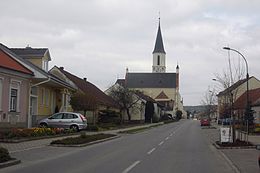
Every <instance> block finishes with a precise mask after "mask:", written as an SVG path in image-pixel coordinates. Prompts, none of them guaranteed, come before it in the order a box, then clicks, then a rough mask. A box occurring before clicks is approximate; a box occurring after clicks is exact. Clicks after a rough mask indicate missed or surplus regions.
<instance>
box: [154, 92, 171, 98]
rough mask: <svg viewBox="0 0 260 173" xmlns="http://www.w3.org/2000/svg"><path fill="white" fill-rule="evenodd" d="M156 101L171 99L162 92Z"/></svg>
mask: <svg viewBox="0 0 260 173" xmlns="http://www.w3.org/2000/svg"><path fill="white" fill-rule="evenodd" d="M155 99H169V97H168V96H167V95H166V94H165V93H164V92H163V91H162V92H161V93H160V94H159V95H158V96H157V97H155Z"/></svg>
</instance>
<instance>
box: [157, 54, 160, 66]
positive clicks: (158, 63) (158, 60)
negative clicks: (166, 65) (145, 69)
mask: <svg viewBox="0 0 260 173" xmlns="http://www.w3.org/2000/svg"><path fill="white" fill-rule="evenodd" d="M157 65H160V55H158V56H157Z"/></svg>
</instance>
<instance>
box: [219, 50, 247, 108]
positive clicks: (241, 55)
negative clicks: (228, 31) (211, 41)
mask: <svg viewBox="0 0 260 173" xmlns="http://www.w3.org/2000/svg"><path fill="white" fill-rule="evenodd" d="M223 49H225V50H232V51H234V52H237V53H238V54H239V55H241V56H242V58H243V59H244V61H245V63H246V106H247V108H248V106H249V92H248V91H249V87H248V80H249V73H248V64H247V60H246V58H245V57H244V55H243V54H242V53H240V52H239V51H238V50H236V49H232V48H230V47H223Z"/></svg>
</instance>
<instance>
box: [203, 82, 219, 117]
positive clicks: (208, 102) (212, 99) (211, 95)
mask: <svg viewBox="0 0 260 173" xmlns="http://www.w3.org/2000/svg"><path fill="white" fill-rule="evenodd" d="M201 103H202V105H204V106H205V114H206V115H207V116H208V118H209V119H210V118H211V115H213V114H215V113H216V111H217V109H216V104H217V97H216V90H215V88H210V87H208V90H207V91H206V92H205V95H204V98H203V99H202V101H201Z"/></svg>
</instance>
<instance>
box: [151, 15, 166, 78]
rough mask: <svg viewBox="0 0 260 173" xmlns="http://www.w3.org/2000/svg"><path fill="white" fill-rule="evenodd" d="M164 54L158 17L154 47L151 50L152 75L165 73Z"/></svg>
mask: <svg viewBox="0 0 260 173" xmlns="http://www.w3.org/2000/svg"><path fill="white" fill-rule="evenodd" d="M165 56H166V53H165V50H164V47H163V40H162V33H161V26H160V17H159V26H158V31H157V36H156V41H155V46H154V50H153V67H152V69H153V73H165V72H166V66H165V63H166V59H165V58H166V57H165Z"/></svg>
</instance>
